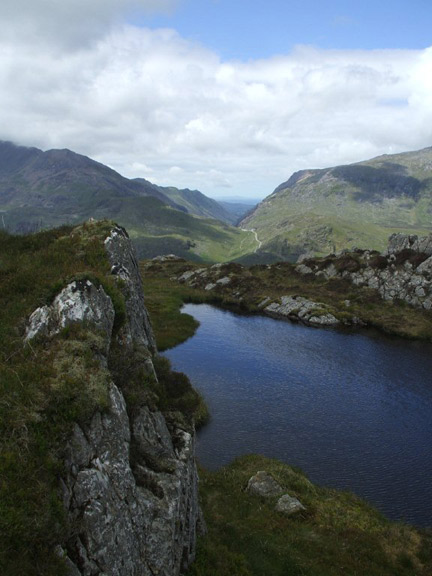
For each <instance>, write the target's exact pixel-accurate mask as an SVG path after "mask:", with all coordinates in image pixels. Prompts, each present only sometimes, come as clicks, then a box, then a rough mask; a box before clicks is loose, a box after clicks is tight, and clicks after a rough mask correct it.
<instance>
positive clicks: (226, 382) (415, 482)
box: [166, 305, 432, 525]
mask: <svg viewBox="0 0 432 576" xmlns="http://www.w3.org/2000/svg"><path fill="white" fill-rule="evenodd" d="M184 311H185V312H187V313H189V314H192V315H193V316H194V317H195V318H197V319H198V320H199V321H200V323H201V325H200V327H199V329H198V331H197V334H196V335H195V336H194V337H193V338H191V339H190V340H188V341H187V342H185V343H184V344H182V345H180V346H178V347H176V348H174V349H173V350H170V351H168V352H167V353H166V355H167V356H168V357H169V358H170V359H171V361H172V362H173V365H174V367H175V369H177V370H181V371H183V372H185V373H187V374H188V375H189V377H190V378H191V380H192V382H193V384H194V385H195V386H196V387H197V388H198V389H199V390H201V392H202V393H203V394H204V396H205V398H206V400H207V402H208V405H209V407H210V410H211V413H212V421H211V423H210V424H209V425H208V426H207V427H206V428H205V429H204V430H202V431H201V432H200V434H199V438H198V457H199V459H200V461H201V462H202V463H203V464H204V465H205V466H207V467H209V468H216V467H219V466H221V465H223V464H226V463H228V462H229V461H230V460H232V459H233V458H234V457H236V456H238V455H240V454H245V453H250V452H259V453H262V454H265V455H267V456H270V457H276V458H280V459H282V460H284V461H285V462H288V463H290V464H293V465H296V466H300V467H301V468H303V470H304V471H305V472H306V473H307V474H308V475H309V477H310V478H311V480H313V481H315V482H318V483H320V484H324V485H328V486H333V487H335V488H341V489H348V490H352V491H354V492H356V493H357V494H358V495H360V496H362V497H364V498H366V499H368V500H369V501H370V502H372V503H374V504H375V505H376V506H377V507H378V508H379V509H381V510H382V511H383V512H384V513H385V514H386V515H387V516H389V517H391V518H395V519H399V518H401V519H404V520H406V521H409V522H412V523H416V524H418V525H432V501H431V499H430V498H429V486H430V479H431V477H432V458H431V447H432V378H431V374H432V354H431V352H432V346H431V345H429V344H420V343H411V342H407V341H402V340H397V339H395V340H392V339H386V338H376V337H374V338H370V337H368V336H365V335H363V334H350V333H340V332H337V331H335V330H317V329H313V328H306V327H304V326H301V325H298V324H291V323H287V322H281V321H276V320H272V319H270V318H264V317H258V316H238V315H234V314H232V313H230V312H226V311H223V310H220V309H217V308H214V307H211V306H208V305H199V306H197V305H187V306H186V307H185V309H184Z"/></svg>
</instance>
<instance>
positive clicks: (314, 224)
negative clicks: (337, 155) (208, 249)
mask: <svg viewBox="0 0 432 576" xmlns="http://www.w3.org/2000/svg"><path fill="white" fill-rule="evenodd" d="M240 225H241V226H242V227H243V228H249V229H254V230H256V233H257V235H258V237H259V239H260V241H262V242H263V244H262V248H261V250H262V251H266V252H270V253H273V254H276V255H277V256H279V257H280V258H285V259H289V260H295V259H296V258H297V257H298V256H299V255H300V254H304V253H306V252H314V253H316V254H325V253H329V252H332V251H335V250H340V249H343V248H352V247H355V246H358V247H364V248H375V249H378V250H382V249H384V247H385V245H386V242H387V238H388V237H389V236H390V234H392V233H393V232H405V233H412V234H419V235H424V234H427V233H429V232H430V231H431V230H432V148H426V149H424V150H420V151H417V152H406V153H403V154H394V155H384V156H379V157H377V158H374V159H372V160H368V161H366V162H360V163H357V164H351V165H347V166H337V167H334V168H328V169H322V170H302V171H300V172H296V173H295V174H293V175H292V176H291V178H290V179H289V180H288V181H287V182H284V183H283V184H281V185H280V186H278V187H277V188H276V190H275V191H274V192H273V193H272V194H271V195H270V196H268V197H267V198H265V199H264V200H263V201H262V202H261V203H260V204H259V205H258V206H257V208H256V209H255V210H254V211H253V212H252V213H251V214H250V215H248V216H247V217H246V218H245V219H244V220H243V221H242V222H241V224H240Z"/></svg>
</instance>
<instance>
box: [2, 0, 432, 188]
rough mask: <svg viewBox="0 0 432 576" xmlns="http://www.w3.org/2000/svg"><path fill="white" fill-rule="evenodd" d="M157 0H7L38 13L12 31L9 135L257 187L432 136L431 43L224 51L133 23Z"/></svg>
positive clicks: (156, 173)
mask: <svg viewBox="0 0 432 576" xmlns="http://www.w3.org/2000/svg"><path fill="white" fill-rule="evenodd" d="M138 5H139V6H138ZM156 5H158V6H162V5H163V7H164V8H165V9H169V8H170V7H173V6H174V5H175V3H173V2H169V1H166V2H164V3H161V2H156V0H154V1H153V2H149V1H141V2H133V1H129V0H103V1H102V0H100V1H94V2H86V3H85V2H84V0H75V1H74V2H71V1H69V0H68V1H65V0H63V2H57V1H54V0H45V1H43V0H33V1H32V2H30V1H29V2H25V1H24V0H16V1H15V2H14V3H13V4H12V3H11V2H6V3H4V2H3V3H2V5H1V7H0V21H1V22H2V27H3V28H5V27H7V25H8V26H10V27H11V28H13V27H15V28H17V27H18V26H19V25H21V28H22V30H24V29H26V26H27V32H26V34H27V36H26V34H24V32H23V33H22V34H21V35H20V36H15V37H14V36H13V35H11V34H3V35H1V36H0V86H1V88H0V138H1V139H10V140H12V141H15V142H16V143H18V144H26V145H34V146H38V147H41V148H43V149H47V148H50V147H67V148H70V149H72V150H75V151H77V152H80V153H82V154H86V155H89V156H91V157H93V158H95V159H97V160H99V161H101V162H104V163H106V164H109V165H110V166H112V167H113V168H115V169H117V170H118V171H120V172H121V173H123V174H125V175H127V176H130V177H138V176H142V177H147V178H149V179H150V180H152V181H153V182H155V183H158V184H162V185H177V186H180V187H189V188H198V189H200V190H202V191H203V192H204V193H208V194H214V195H217V194H218V193H221V194H223V188H225V187H228V186H230V187H232V189H233V191H235V193H242V192H243V193H245V194H246V195H248V196H250V195H261V196H264V195H267V194H269V193H270V192H271V191H272V189H273V188H274V187H275V186H277V185H278V184H279V183H280V182H282V181H284V180H286V179H287V178H288V177H289V176H290V174H291V173H292V172H293V171H294V170H298V169H302V168H309V167H324V166H329V165H335V164H340V163H346V162H354V161H358V160H362V159H366V158H369V157H372V156H374V155H378V154H381V153H386V152H387V153H388V152H396V151H402V150H408V149H415V148H421V147H423V146H427V145H430V144H431V142H432V104H431V99H430V94H431V90H432V86H431V80H430V79H431V78H432V49H427V50H423V51H396V50H388V51H324V50H318V49H315V48H311V47H297V48H296V49H295V50H294V51H292V52H291V53H289V54H287V55H284V56H278V57H274V58H270V59H265V60H252V61H248V62H241V61H221V59H220V58H219V57H218V55H217V54H215V53H214V52H212V51H210V50H208V49H206V48H205V47H204V46H202V45H197V44H195V43H193V42H190V41H187V40H185V39H184V38H182V37H181V36H179V35H178V34H177V33H176V32H175V31H173V30H168V29H160V30H150V29H144V28H138V27H134V26H132V25H127V24H125V23H120V15H121V14H122V13H123V12H124V10H126V9H137V8H138V7H139V8H141V9H154V8H155V7H156ZM89 6H90V8H89ZM13 7H15V8H13ZM18 8H20V10H21V13H22V14H24V16H21V17H20V18H18V16H17V12H18ZM84 15H85V18H84ZM84 20H86V26H84V28H81V24H82V22H83V21H84ZM66 24H69V27H68V26H66ZM66 28H67V30H66ZM37 29H40V30H44V35H43V37H42V36H38V35H37V34H36V30H37ZM29 30H31V31H32V33H30V32H28V31H29ZM9 31H10V29H9ZM62 31H64V36H65V37H66V40H64V38H62ZM50 34H51V36H50ZM80 35H81V36H80ZM80 38H81V40H80Z"/></svg>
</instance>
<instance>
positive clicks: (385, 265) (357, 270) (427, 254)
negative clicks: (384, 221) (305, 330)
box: [296, 234, 432, 310]
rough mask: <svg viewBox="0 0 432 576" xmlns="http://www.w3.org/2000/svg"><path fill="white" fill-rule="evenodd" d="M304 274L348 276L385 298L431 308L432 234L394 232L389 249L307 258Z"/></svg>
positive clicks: (354, 281)
mask: <svg viewBox="0 0 432 576" xmlns="http://www.w3.org/2000/svg"><path fill="white" fill-rule="evenodd" d="M296 270H297V272H300V273H301V274H315V275H316V276H324V277H325V278H334V277H340V278H345V279H347V280H349V281H350V282H352V283H353V284H355V285H357V286H367V287H369V288H373V289H375V290H377V291H378V292H379V294H380V295H381V297H382V298H383V299H384V300H396V299H397V300H403V301H405V302H407V303H408V304H410V305H411V306H415V307H417V308H423V309H425V310H431V309H432V234H429V236H424V237H417V236H414V235H412V236H407V235H405V234H393V235H392V236H391V237H390V238H389V245H388V249H387V251H386V252H384V253H382V254H379V253H377V252H375V253H374V252H369V251H357V252H355V253H352V254H341V255H339V256H333V257H329V258H326V259H323V260H320V261H316V260H313V259H311V260H304V261H302V263H301V264H299V265H298V266H297V267H296Z"/></svg>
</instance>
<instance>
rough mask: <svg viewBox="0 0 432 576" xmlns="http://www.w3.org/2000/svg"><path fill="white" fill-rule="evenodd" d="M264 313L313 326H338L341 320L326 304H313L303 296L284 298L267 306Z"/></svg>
mask: <svg viewBox="0 0 432 576" xmlns="http://www.w3.org/2000/svg"><path fill="white" fill-rule="evenodd" d="M264 311H265V312H266V313H267V314H270V315H272V316H280V317H283V318H289V319H291V320H301V321H302V322H305V323H307V324H310V325H312V326H337V325H338V324H340V322H339V320H338V319H337V318H336V317H335V316H333V314H331V313H330V312H329V311H328V309H327V307H326V306H325V304H321V303H317V302H313V301H312V300H308V299H307V298H303V297H302V296H282V297H281V298H280V301H279V302H272V303H271V304H269V305H265V307H264Z"/></svg>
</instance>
